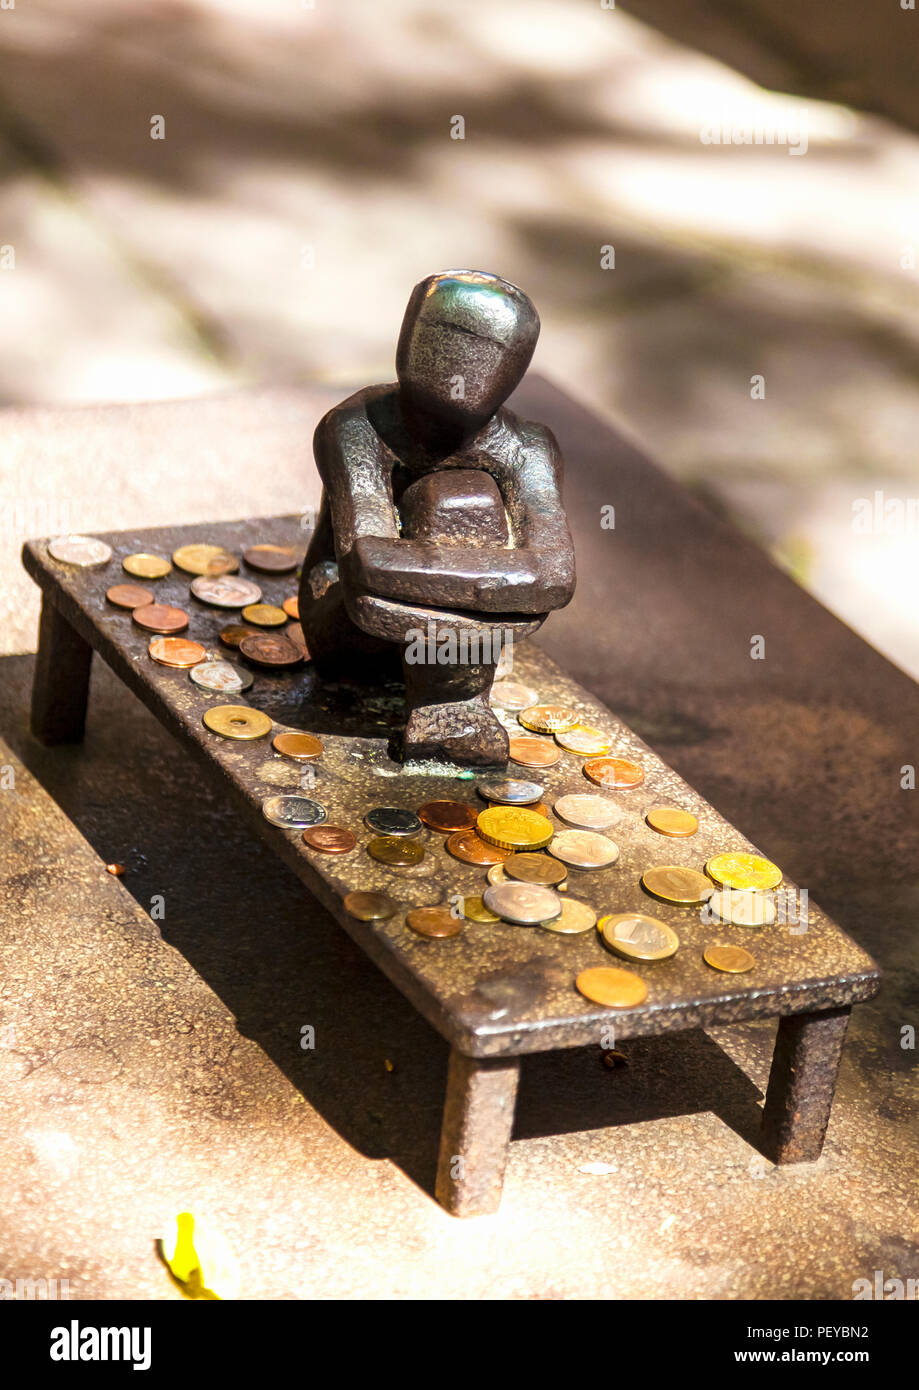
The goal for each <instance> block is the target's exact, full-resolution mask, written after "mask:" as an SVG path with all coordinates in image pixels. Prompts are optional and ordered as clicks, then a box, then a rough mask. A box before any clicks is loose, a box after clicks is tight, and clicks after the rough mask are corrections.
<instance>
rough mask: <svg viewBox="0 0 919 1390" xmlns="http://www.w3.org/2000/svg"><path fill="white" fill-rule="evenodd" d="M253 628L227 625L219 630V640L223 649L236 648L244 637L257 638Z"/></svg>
mask: <svg viewBox="0 0 919 1390" xmlns="http://www.w3.org/2000/svg"><path fill="white" fill-rule="evenodd" d="M260 635H261V634H260V633H258V632H256V631H255V629H254V628H251V627H244V626H243V624H242V623H229V624H228V625H227V626H226V627H222V628H221V629H220V640H221V642H222V643H223V645H224V646H225V647H233V648H236V647H238V646H239V644H240V642H241V641H242V640H243V638H244V637H259V636H260Z"/></svg>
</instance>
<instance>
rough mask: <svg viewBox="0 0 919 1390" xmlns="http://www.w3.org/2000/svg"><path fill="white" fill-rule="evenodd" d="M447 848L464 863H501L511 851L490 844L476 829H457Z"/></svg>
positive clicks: (455, 857)
mask: <svg viewBox="0 0 919 1390" xmlns="http://www.w3.org/2000/svg"><path fill="white" fill-rule="evenodd" d="M549 833H550V834H551V833H552V832H551V831H550V832H549ZM446 849H447V851H448V853H449V854H452V855H453V858H454V859H461V860H462V862H463V863H464V864H483V865H484V864H501V863H503V861H504V860H505V859H507V857H508V856H509V855H510V853H511V851H510V850H509V849H499V848H498V847H497V845H491V844H488V843H487V842H486V841H485V840H483V839H482V837H481V835H479V834H478V832H477V831H475V830H457V831H455V832H454V834H452V835H450V836H449V838H448V839H447V841H446Z"/></svg>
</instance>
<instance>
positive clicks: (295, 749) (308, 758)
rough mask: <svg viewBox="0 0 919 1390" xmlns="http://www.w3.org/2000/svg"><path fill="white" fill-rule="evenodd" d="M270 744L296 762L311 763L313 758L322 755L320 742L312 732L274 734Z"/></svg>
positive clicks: (276, 750)
mask: <svg viewBox="0 0 919 1390" xmlns="http://www.w3.org/2000/svg"><path fill="white" fill-rule="evenodd" d="M271 746H272V748H273V749H274V750H275V752H276V753H283V754H284V756H285V758H294V759H295V760H296V761H297V762H298V763H311V762H312V761H313V759H314V758H318V757H321V756H322V744H321V743H320V741H319V739H318V738H316V737H315V735H313V734H291V733H287V732H286V731H285V732H284V733H280V734H275V736H274V738H273V739H272V740H271Z"/></svg>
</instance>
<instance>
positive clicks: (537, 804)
mask: <svg viewBox="0 0 919 1390" xmlns="http://www.w3.org/2000/svg"><path fill="white" fill-rule="evenodd" d="M506 804H507V803H506V802H504V801H489V803H488V805H489V809H491V808H492V807H494V806H498V807H503V806H505V805H506ZM527 810H528V811H535V812H536V814H537V815H538V816H545V818H546V820H551V819H552V812H551V811H550V810H549V808H548V806H547V805H546V803H545V802H544V801H534V802H533V804H532V805H531V806H527Z"/></svg>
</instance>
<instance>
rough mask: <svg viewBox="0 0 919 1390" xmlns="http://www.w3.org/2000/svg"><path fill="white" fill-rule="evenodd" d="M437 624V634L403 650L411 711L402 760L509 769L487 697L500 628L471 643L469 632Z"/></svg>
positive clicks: (498, 652) (498, 651) (502, 736)
mask: <svg viewBox="0 0 919 1390" xmlns="http://www.w3.org/2000/svg"><path fill="white" fill-rule="evenodd" d="M467 627H468V624H466V625H463V626H462V627H460V628H459V629H457V628H456V627H454V626H453V625H451V624H450V623H449V622H446V623H443V622H442V623H438V625H437V635H436V636H432V635H430V634H426V635H425V637H424V640H421V639H420V638H419V637H416V638H415V639H414V640H409V641H408V642H407V643H406V645H405V646H404V647H403V649H402V671H403V676H404V679H405V694H406V703H407V704H408V708H409V711H410V713H409V718H408V724H407V725H406V729H405V740H404V745H403V756H404V757H405V758H406V759H407V760H418V761H426V760H428V759H434V760H443V759H446V760H449V761H451V762H458V763H464V764H467V765H472V766H479V767H494V766H495V765H500V766H502V767H503V766H504V764H505V763H506V762H507V757H508V739H507V733H506V731H505V729H504V727H503V726H502V724H501V723H500V721H499V719H498V717H497V715H496V714H495V712H494V710H493V709H492V708H491V705H490V704H489V703H488V695H489V691H490V690H491V685H492V681H493V680H494V675H495V668H496V666H497V664H498V661H499V659H500V656H501V631H502V630H501V629H500V628H495V629H489V628H485V629H483V632H482V635H481V637H480V638H478V639H476V640H474V641H473V640H470V635H469V633H468V631H467V630H466V628H467Z"/></svg>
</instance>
